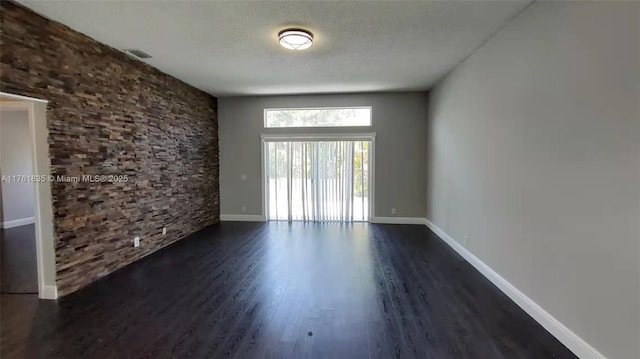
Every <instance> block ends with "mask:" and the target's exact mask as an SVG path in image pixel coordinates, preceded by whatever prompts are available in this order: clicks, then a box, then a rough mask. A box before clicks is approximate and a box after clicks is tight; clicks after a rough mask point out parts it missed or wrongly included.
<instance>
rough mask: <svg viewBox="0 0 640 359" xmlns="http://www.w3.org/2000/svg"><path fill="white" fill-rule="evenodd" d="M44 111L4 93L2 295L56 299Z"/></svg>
mask: <svg viewBox="0 0 640 359" xmlns="http://www.w3.org/2000/svg"><path fill="white" fill-rule="evenodd" d="M46 111H47V101H45V100H40V99H34V98H30V97H25V96H20V95H13V94H8V93H3V92H0V177H1V179H2V180H1V181H0V184H1V187H0V193H1V194H0V227H1V229H0V257H1V262H0V265H1V267H2V268H1V270H2V275H1V276H0V292H1V293H14V294H27V293H37V294H38V297H39V298H42V299H56V298H57V297H58V292H57V287H56V271H55V252H54V236H53V210H52V197H51V176H50V160H49V145H48V142H47V137H48V136H47V120H46Z"/></svg>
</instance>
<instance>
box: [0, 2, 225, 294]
mask: <svg viewBox="0 0 640 359" xmlns="http://www.w3.org/2000/svg"><path fill="white" fill-rule="evenodd" d="M0 31H1V35H0V38H1V40H0V41H1V42H0V91H3V92H8V93H13V94H19V95H24V96H30V97H36V98H41V99H46V100H48V101H49V104H48V111H47V122H48V128H49V146H50V149H49V152H50V157H51V172H52V174H53V175H65V176H79V175H126V176H128V182H125V183H90V182H79V183H73V182H72V183H64V182H55V183H52V194H53V207H54V208H53V212H54V228H55V241H56V242H55V252H56V270H57V285H58V291H59V293H60V294H61V295H65V294H68V293H71V292H73V291H75V290H77V289H78V288H81V287H83V286H85V285H87V284H89V283H91V282H93V281H95V280H96V279H98V278H100V277H102V276H105V275H107V274H109V273H111V272H113V271H115V270H117V269H119V268H121V267H123V266H125V265H127V264H129V263H131V262H134V261H136V260H138V259H140V258H142V257H144V256H145V255H148V254H150V253H152V252H154V251H156V250H158V249H159V248H162V247H164V246H166V245H168V244H170V243H172V242H175V241H177V240H179V239H181V238H183V237H185V236H187V235H189V234H191V233H193V232H195V231H198V230H200V229H202V228H203V227H205V226H208V225H210V224H213V223H216V222H218V220H219V213H220V210H219V203H220V202H219V190H218V122H217V100H216V99H215V98H214V97H211V96H210V95H208V94H206V93H204V92H202V91H200V90H198V89H196V88H193V87H191V86H190V85H187V84H185V83H183V82H181V81H179V80H177V79H175V78H173V77H171V76H169V75H167V74H164V73H162V72H160V71H159V70H157V69H155V68H153V67H151V66H148V65H146V64H144V63H142V62H140V61H137V60H134V59H131V58H129V57H128V56H127V55H125V54H123V53H121V52H120V51H118V50H115V49H113V48H110V47H108V46H106V45H103V44H101V43H98V42H96V41H95V40H93V39H91V38H89V37H87V36H85V35H83V34H80V33H78V32H76V31H74V30H71V29H70V28H68V27H66V26H64V25H62V24H60V23H57V22H55V21H51V20H48V19H45V18H43V17H41V16H39V15H37V14H35V13H33V12H32V11H30V10H28V9H26V8H23V7H22V6H20V5H18V4H15V3H12V2H7V1H1V2H0ZM164 226H166V227H167V234H166V235H162V228H163V227H164ZM136 236H139V237H140V239H141V246H140V247H138V248H134V247H133V238H134V237H136Z"/></svg>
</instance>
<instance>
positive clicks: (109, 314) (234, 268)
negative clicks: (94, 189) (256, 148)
mask: <svg viewBox="0 0 640 359" xmlns="http://www.w3.org/2000/svg"><path fill="white" fill-rule="evenodd" d="M17 297H19V296H2V303H1V304H2V307H1V310H2V313H1V314H2V353H1V354H2V358H9V357H37V358H185V357H193V358H296V359H301V358H438V359H439V358H575V356H574V355H573V354H572V353H571V352H569V351H568V350H567V349H566V348H565V347H564V346H563V345H562V344H560V343H559V342H558V341H557V340H556V339H555V338H553V337H552V336H551V335H550V334H549V333H547V332H546V331H545V330H544V329H543V328H542V327H541V326H540V325H538V324H537V323H536V322H535V321H534V320H533V319H531V318H530V317H529V316H528V315H527V314H526V313H524V312H523V311H522V310H521V309H520V308H518V307H517V306H516V305H515V304H514V303H513V302H511V301H510V300H509V299H508V298H507V297H506V296H505V295H503V294H502V293H501V292H500V291H499V290H498V289H497V288H496V287H494V286H493V285H492V284H491V283H490V282H489V281H488V280H486V279H485V278H484V277H483V276H482V275H481V274H479V273H478V272H477V271H476V270H475V269H474V268H473V267H472V266H471V265H469V264H468V263H467V262H465V261H464V260H463V259H462V258H460V257H459V256H458V255H457V254H456V253H455V252H453V251H452V250H451V249H450V248H449V247H448V246H447V245H446V244H444V243H442V242H441V241H440V240H439V239H438V238H437V237H436V236H435V234H433V233H432V232H430V231H429V230H428V229H427V228H426V227H424V226H414V225H374V224H364V223H363V224H334V223H331V224H329V223H327V224H321V223H320V224H319V223H315V224H313V223H293V224H288V223H279V222H272V223H222V224H220V225H215V226H211V227H209V228H207V229H205V230H203V231H200V232H198V233H196V234H194V235H192V236H191V237H189V238H186V239H184V240H182V241H179V242H178V243H176V244H174V245H172V246H170V247H168V248H166V249H164V250H162V251H160V252H158V253H156V254H153V255H151V256H149V257H147V258H145V259H143V260H141V261H139V262H137V263H134V264H132V265H130V266H128V267H126V268H124V269H122V270H119V271H117V272H116V273H114V274H112V275H110V276H108V277H106V278H104V279H102V280H100V281H98V282H97V283H95V284H93V285H91V286H89V287H87V288H84V289H82V290H80V291H78V292H76V293H73V294H71V295H69V296H67V297H64V298H62V299H60V300H59V301H58V302H57V303H56V302H47V301H37V300H34V298H33V297H29V296H26V297H24V296H23V298H21V299H20V298H17ZM21 302H22V303H24V304H22V303H21ZM11 323H14V324H11ZM15 323H21V324H20V325H16V324H15ZM7 325H14V328H15V330H13V328H7Z"/></svg>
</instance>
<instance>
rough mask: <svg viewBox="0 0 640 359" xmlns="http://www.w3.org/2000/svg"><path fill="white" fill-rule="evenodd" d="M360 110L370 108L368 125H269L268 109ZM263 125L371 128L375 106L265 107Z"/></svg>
mask: <svg viewBox="0 0 640 359" xmlns="http://www.w3.org/2000/svg"><path fill="white" fill-rule="evenodd" d="M345 109H346V110H358V109H368V110H369V113H370V116H369V124H368V125H359V126H358V125H355V126H290V127H269V126H267V111H299V110H345ZM262 118H263V120H262V127H263V128H277V129H286V128H313V129H315V128H370V127H372V126H373V106H328V107H274V108H265V109H264V110H263V113H262Z"/></svg>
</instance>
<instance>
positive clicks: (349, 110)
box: [264, 107, 371, 128]
mask: <svg viewBox="0 0 640 359" xmlns="http://www.w3.org/2000/svg"><path fill="white" fill-rule="evenodd" d="M354 126H355V127H358V126H371V107H323V108H275V109H265V110H264V127H265V128H278V127H354Z"/></svg>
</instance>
